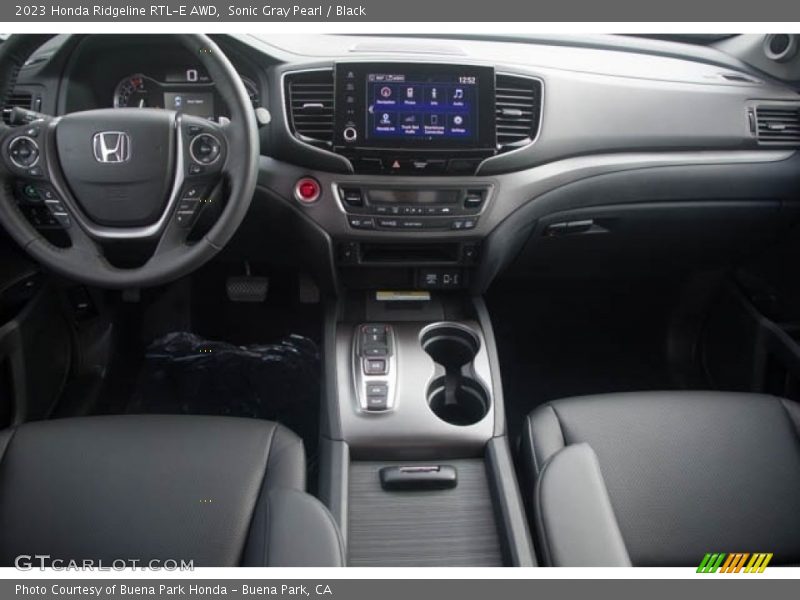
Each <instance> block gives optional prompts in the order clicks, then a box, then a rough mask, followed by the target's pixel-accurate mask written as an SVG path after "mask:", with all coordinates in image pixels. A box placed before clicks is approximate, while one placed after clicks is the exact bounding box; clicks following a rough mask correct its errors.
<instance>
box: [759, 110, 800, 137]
mask: <svg viewBox="0 0 800 600" xmlns="http://www.w3.org/2000/svg"><path fill="white" fill-rule="evenodd" d="M756 120H757V122H758V123H757V128H756V132H757V136H758V141H759V143H768V144H784V145H790V146H797V145H800V104H798V105H797V106H757V107H756Z"/></svg>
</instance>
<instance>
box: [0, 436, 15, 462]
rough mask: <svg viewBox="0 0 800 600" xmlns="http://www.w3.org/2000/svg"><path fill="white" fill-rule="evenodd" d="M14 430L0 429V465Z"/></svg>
mask: <svg viewBox="0 0 800 600" xmlns="http://www.w3.org/2000/svg"><path fill="white" fill-rule="evenodd" d="M15 431H16V430H15V429H0V463H2V462H3V456H4V455H5V453H6V448H8V446H9V443H10V442H11V438H12V437H14V432H15Z"/></svg>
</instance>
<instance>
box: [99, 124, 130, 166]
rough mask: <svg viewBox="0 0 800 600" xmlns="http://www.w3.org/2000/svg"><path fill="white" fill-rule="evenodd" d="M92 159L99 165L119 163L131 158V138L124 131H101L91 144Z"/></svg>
mask: <svg viewBox="0 0 800 600" xmlns="http://www.w3.org/2000/svg"><path fill="white" fill-rule="evenodd" d="M92 147H93V148H94V158H95V160H97V162H101V163H121V162H125V161H126V160H128V159H130V157H131V138H130V137H129V136H128V134H127V133H125V132H124V131H101V132H100V133H96V134H95V135H94V140H93V142H92Z"/></svg>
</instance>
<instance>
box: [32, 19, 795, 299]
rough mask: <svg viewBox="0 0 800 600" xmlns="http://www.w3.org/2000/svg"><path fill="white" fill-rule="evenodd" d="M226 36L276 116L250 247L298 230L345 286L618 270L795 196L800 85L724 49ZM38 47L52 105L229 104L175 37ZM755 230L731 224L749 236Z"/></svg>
mask: <svg viewBox="0 0 800 600" xmlns="http://www.w3.org/2000/svg"><path fill="white" fill-rule="evenodd" d="M215 39H216V41H217V42H218V43H219V44H220V46H221V47H222V49H223V50H224V51H225V53H226V55H227V56H228V57H229V58H230V59H231V61H232V63H233V64H234V66H235V67H236V70H237V71H238V72H239V74H240V76H241V78H242V82H243V83H244V85H245V87H246V89H247V91H248V93H249V94H250V98H251V101H252V103H253V105H254V106H260V107H263V108H265V109H267V110H268V111H269V114H270V115H271V119H270V121H269V123H268V124H266V125H264V126H263V127H262V129H261V131H260V134H261V168H260V173H259V187H258V192H257V196H256V199H255V201H254V203H253V208H252V209H251V210H252V211H254V212H255V213H256V214H255V215H254V216H253V217H252V218H250V219H248V220H247V221H246V223H245V225H244V226H243V227H242V233H241V237H246V238H247V240H246V241H245V242H243V244H244V247H246V248H247V252H248V253H255V254H258V253H260V252H266V248H267V247H269V241H268V239H267V238H268V237H269V236H265V235H264V231H265V230H267V229H269V231H270V232H271V233H272V234H273V235H275V236H276V239H278V238H279V239H281V240H282V242H281V243H282V244H284V246H285V245H287V244H291V245H292V246H291V247H295V245H296V244H298V243H300V242H299V240H302V242H303V243H304V244H306V245H304V246H303V247H302V248H301V249H300V250H299V251H298V254H303V253H310V254H312V255H314V256H315V257H316V258H315V260H314V261H313V262H314V263H315V264H316V265H317V268H319V269H322V270H323V271H325V273H326V274H327V275H326V276H327V277H328V279H329V280H331V281H338V282H342V281H344V282H346V283H347V285H350V286H357V287H358V286H362V287H369V286H372V287H375V286H378V285H385V286H388V287H390V288H391V287H398V286H399V287H401V288H402V287H403V286H407V287H408V288H415V287H426V286H433V287H436V286H440V285H443V284H442V282H444V281H447V282H453V281H458V282H459V285H461V286H470V287H473V288H475V289H477V290H480V289H483V288H485V287H486V286H487V285H488V282H490V281H491V280H492V279H493V278H494V277H495V276H496V274H497V273H498V272H500V271H501V270H503V269H506V268H508V267H509V265H510V264H512V263H514V262H515V261H516V263H519V262H520V260H521V258H523V257H525V256H528V255H529V253H532V254H531V256H533V257H534V259H532V261H533V262H531V263H529V268H530V269H533V270H534V272H546V271H547V270H548V269H550V268H551V265H553V264H562V263H561V262H560V260H561V258H558V259H553V260H550V259H549V258H547V257H549V256H551V255H550V254H548V253H550V252H555V250H556V249H558V250H559V251H562V249H563V251H564V252H566V251H568V249H570V248H578V247H584V246H585V247H586V248H590V249H591V251H590V252H589V256H590V257H591V258H597V259H598V260H601V261H605V262H604V264H603V268H608V266H609V265H610V264H611V263H613V262H614V261H617V262H624V261H625V260H627V259H628V256H626V255H624V252H623V253H621V251H620V249H624V248H626V247H627V246H626V239H628V238H627V237H626V236H634V235H635V236H639V238H637V239H640V238H641V236H644V237H645V238H646V237H647V236H648V235H650V234H653V233H654V232H662V233H663V234H664V235H667V233H666V232H665V228H668V227H670V226H672V225H671V224H674V223H681V224H682V225H681V226H680V227H678V226H676V229H675V231H674V234H675V236H676V237H677V238H680V237H681V236H684V238H687V237H688V236H690V235H691V233H692V231H691V230H690V227H689V225H688V224H689V223H691V224H695V223H696V224H697V227H698V228H697V231H696V232H694V233H696V235H697V236H699V237H702V238H703V239H704V240H705V241H704V243H706V244H708V236H709V235H710V234H709V231H714V232H716V233H715V235H720V236H721V235H722V234H721V233H720V232H721V231H726V228H727V227H733V225H732V223H733V221H731V220H730V219H729V217H730V214H731V212H730V211H732V210H742V211H743V212H742V214H743V215H746V217H747V219H746V221H747V222H748V223H750V225H749V230H747V234H748V235H749V234H750V233H756V232H759V231H760V229H759V228H760V227H761V226H762V225H763V226H764V227H767V225H768V226H769V227H773V226H774V225H775V222H776V220H777V219H779V218H783V216H781V215H789V214H790V213H791V214H794V213H793V212H792V211H794V207H796V206H797V203H796V198H797V197H800V166H799V165H800V159H799V158H798V155H797V148H798V147H799V146H800V133H799V132H800V99H798V96H797V91H796V90H795V89H794V88H793V87H792V85H791V84H789V83H787V82H783V81H779V80H776V79H773V78H771V77H770V76H769V75H767V74H766V73H764V72H762V71H757V70H755V69H751V68H749V67H748V66H747V65H746V64H744V63H741V62H739V61H737V60H736V59H734V58H732V57H730V56H728V55H725V54H724V53H722V52H716V51H712V50H706V51H704V52H695V51H693V50H691V49H685V48H684V47H683V46H682V45H680V44H676V45H672V46H669V47H668V48H666V49H664V51H661V50H659V49H657V50H658V51H654V50H652V49H651V48H649V47H648V48H645V49H643V50H641V51H639V50H637V49H635V48H624V47H622V46H623V42H620V41H619V40H616V41H615V45H614V46H607V47H591V45H590V44H570V43H567V42H564V43H547V42H546V41H542V42H531V43H520V42H512V41H504V40H474V39H473V40H454V39H450V40H445V39H439V40H432V39H414V38H382V37H377V36H335V35H334V36H331V35H324V36H323V35H308V36H305V35H285V36H259V35H241V36H235V35H227V36H217V37H216V38H215ZM625 43H629V44H636V43H639V42H636V41H631V42H625ZM659 48H660V47H659ZM693 52H694V53H693ZM40 54H41V56H43V57H45V58H42V59H41V60H39V62H37V61H36V58H35V57H34V66H32V67H29V68H27V69H25V70H23V73H22V75H21V78H20V89H21V90H23V91H25V90H27V91H30V93H31V96H32V98H33V99H34V101H35V99H36V98H39V99H40V100H41V105H40V106H41V110H43V111H46V112H50V113H51V114H66V113H69V112H74V111H80V110H86V109H91V108H110V107H141V108H167V109H172V110H178V111H184V112H187V113H190V114H192V115H195V116H200V117H203V118H208V119H219V118H220V117H224V116H226V108H225V106H224V102H223V101H222V99H221V97H220V95H219V94H218V92H217V90H216V88H215V85H214V82H213V81H212V79H211V78H210V77H209V76H208V74H207V73H205V72H204V71H203V70H202V69H201V68H200V67H199V66H198V61H197V60H196V58H195V57H193V56H192V55H191V54H190V53H189V52H188V51H186V50H184V49H182V48H181V46H180V44H177V43H175V40H172V39H170V36H161V35H158V36H155V35H154V36H129V37H126V36H62V37H61V38H60V39H59V40H58V42H56V43H54V44H52V45H51V47H49V48H47V49H45V50H43V51H42V52H41V53H40ZM36 65H38V66H36ZM34 105H35V104H34ZM670 203H672V204H670ZM671 206H674V207H675V209H676V210H678V207H680V208H679V211H678V212H672V211H671V210H668V209H667V208H665V207H671ZM731 207H733V208H731ZM651 209H652V210H651ZM694 210H697V211H699V212H698V213H697V216H696V217H695V216H692V215H693V211H694ZM718 210H719V211H722V212H717V211H718ZM703 211H706V212H703ZM725 211H728V212H727V213H726V212H725ZM723 213H724V214H723ZM258 214H260V216H257V215H258ZM665 215H666V217H665ZM675 215H678V216H677V217H675ZM673 217H674V219H673ZM642 223H644V225H642ZM701 225H702V227H701ZM642 227H643V228H644V229H641V228H642ZM746 229H747V228H742V229H738V228H737V229H735V230H733V231H732V233H731V235H735V236H739V237H737V238H736V240H737V243H740V244H741V243H742V237H741V236H743V235H744V233H743V231H745V230H746ZM642 231H644V232H646V233H644V234H643V233H642ZM651 237H653V239H656V237H655V236H651ZM723 237H724V236H723ZM726 239H727V238H726ZM637 243H639V244H640V245H641V240H640V241H639V242H637ZM684 246H687V247H688V244H684ZM529 247H530V248H532V250H530V249H529ZM703 251H704V252H706V251H708V247H707V246H706V247H705V248H704V250H703ZM279 252H283V250H282V249H281V250H279ZM283 254H284V255H286V254H287V253H285V252H283ZM610 257H613V259H612V258H610ZM585 258H586V257H585V256H584V259H585ZM530 265H533V266H530ZM445 275H447V277H445Z"/></svg>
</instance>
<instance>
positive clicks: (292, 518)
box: [242, 489, 345, 567]
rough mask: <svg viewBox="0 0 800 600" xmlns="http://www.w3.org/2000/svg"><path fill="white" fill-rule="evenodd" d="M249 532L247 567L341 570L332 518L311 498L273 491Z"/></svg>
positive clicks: (244, 562) (289, 491)
mask: <svg viewBox="0 0 800 600" xmlns="http://www.w3.org/2000/svg"><path fill="white" fill-rule="evenodd" d="M260 513H261V514H260V515H259V518H258V519H256V520H255V521H254V523H253V526H252V527H251V530H250V540H249V543H248V547H247V550H246V551H245V555H244V558H243V560H242V565H243V566H248V567H256V566H260V567H342V566H344V565H345V551H344V543H343V541H342V536H341V534H340V533H339V527H338V526H337V525H336V522H335V521H334V519H333V516H332V515H331V513H330V512H329V511H328V509H327V508H325V505H323V504H322V503H321V502H320V501H319V500H317V499H316V498H314V497H313V496H311V495H309V494H306V493H304V492H300V491H298V490H292V489H273V490H272V491H270V492H269V493H268V494H267V496H266V498H265V501H264V510H263V511H260Z"/></svg>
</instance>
